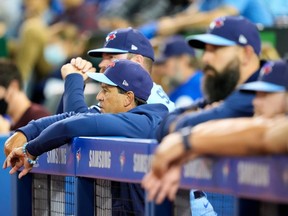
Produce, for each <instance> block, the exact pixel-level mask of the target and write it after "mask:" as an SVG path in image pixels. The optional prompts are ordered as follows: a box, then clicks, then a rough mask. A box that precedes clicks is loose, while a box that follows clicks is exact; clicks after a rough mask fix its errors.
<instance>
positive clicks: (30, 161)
mask: <svg viewBox="0 0 288 216" xmlns="http://www.w3.org/2000/svg"><path fill="white" fill-rule="evenodd" d="M27 145H28V143H25V144H24V146H23V147H22V152H23V154H24V156H25V157H26V158H27V162H28V163H29V164H30V165H34V164H36V163H37V161H38V157H36V159H35V160H32V159H30V158H29V157H28V156H27V150H26V146H27Z"/></svg>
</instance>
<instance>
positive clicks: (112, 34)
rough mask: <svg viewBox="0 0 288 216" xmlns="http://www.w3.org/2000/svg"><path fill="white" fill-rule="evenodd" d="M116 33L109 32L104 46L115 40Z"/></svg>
mask: <svg viewBox="0 0 288 216" xmlns="http://www.w3.org/2000/svg"><path fill="white" fill-rule="evenodd" d="M116 34H117V32H116V31H113V32H110V33H109V34H108V35H107V37H106V42H105V45H106V44H108V43H109V42H110V41H111V40H114V39H115V38H116Z"/></svg>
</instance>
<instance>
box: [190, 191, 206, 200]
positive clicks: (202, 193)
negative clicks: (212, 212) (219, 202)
mask: <svg viewBox="0 0 288 216" xmlns="http://www.w3.org/2000/svg"><path fill="white" fill-rule="evenodd" d="M193 193H194V197H195V199H200V198H202V197H205V193H204V192H203V191H200V190H197V191H194V192H193Z"/></svg>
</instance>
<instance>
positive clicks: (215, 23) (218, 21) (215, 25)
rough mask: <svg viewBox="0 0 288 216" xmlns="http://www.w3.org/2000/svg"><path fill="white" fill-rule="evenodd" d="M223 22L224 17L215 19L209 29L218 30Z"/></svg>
mask: <svg viewBox="0 0 288 216" xmlns="http://www.w3.org/2000/svg"><path fill="white" fill-rule="evenodd" d="M224 20H225V17H219V18H217V19H215V20H214V21H212V22H211V23H210V25H209V28H210V29H214V28H219V27H221V26H223V25H224Z"/></svg>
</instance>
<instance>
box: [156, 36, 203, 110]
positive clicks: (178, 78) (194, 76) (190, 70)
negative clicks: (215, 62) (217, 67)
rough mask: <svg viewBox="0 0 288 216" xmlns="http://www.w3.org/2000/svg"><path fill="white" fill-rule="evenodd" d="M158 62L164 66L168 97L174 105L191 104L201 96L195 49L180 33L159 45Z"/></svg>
mask: <svg viewBox="0 0 288 216" xmlns="http://www.w3.org/2000/svg"><path fill="white" fill-rule="evenodd" d="M159 49H160V50H161V54H160V57H159V59H158V62H162V63H163V67H164V68H165V69H164V71H165V74H166V76H165V78H166V80H167V81H166V82H168V85H169V87H170V91H169V94H168V96H169V98H170V100H172V101H173V102H174V103H175V106H176V107H183V106H188V105H191V104H192V103H193V102H194V101H195V100H197V99H200V98H202V91H201V80H202V75H203V74H202V72H201V71H200V70H198V69H197V68H198V64H197V59H196V57H195V51H194V49H193V48H192V47H190V46H189V45H188V43H187V42H186V41H185V39H184V37H182V36H180V35H176V36H172V37H169V38H167V39H166V41H165V42H164V44H162V46H160V47H159Z"/></svg>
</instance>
